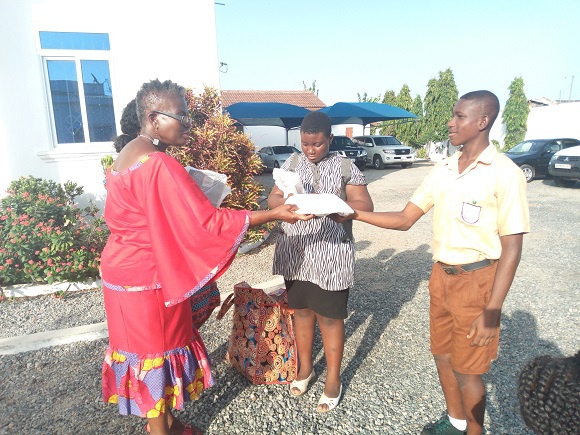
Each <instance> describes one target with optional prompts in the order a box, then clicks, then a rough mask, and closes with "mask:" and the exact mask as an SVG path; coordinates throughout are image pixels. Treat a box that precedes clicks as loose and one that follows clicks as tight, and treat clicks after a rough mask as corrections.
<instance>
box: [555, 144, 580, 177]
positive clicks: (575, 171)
mask: <svg viewBox="0 0 580 435" xmlns="http://www.w3.org/2000/svg"><path fill="white" fill-rule="evenodd" d="M548 172H549V173H550V175H551V176H552V177H553V178H554V182H555V183H556V185H557V186H561V187H574V185H575V184H576V182H577V181H580V146H575V147H570V148H565V149H563V150H560V151H558V152H557V153H556V154H554V155H553V156H552V158H551V159H550V164H549V165H548Z"/></svg>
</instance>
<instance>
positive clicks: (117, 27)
mask: <svg viewBox="0 0 580 435" xmlns="http://www.w3.org/2000/svg"><path fill="white" fill-rule="evenodd" d="M0 1H1V3H2V13H1V14H0V38H1V40H2V41H4V42H3V44H0V58H1V59H2V68H0V83H2V86H0V196H1V195H3V194H4V191H5V190H6V187H7V186H8V184H9V183H10V181H12V180H14V179H16V178H18V177H20V176H27V175H33V176H35V177H40V178H48V179H53V180H55V181H57V182H59V183H63V182H65V181H67V180H71V181H73V182H76V183H78V184H79V185H82V186H83V187H84V188H85V192H86V193H87V196H88V197H92V198H95V199H96V200H97V201H98V203H102V200H103V198H104V194H105V191H104V188H103V173H102V169H101V165H100V159H101V157H103V156H105V155H108V154H113V153H114V149H113V147H112V142H109V143H100V144H61V145H56V144H55V143H54V141H53V139H52V135H53V133H52V131H51V122H50V111H49V105H48V95H47V92H46V87H47V86H48V84H45V82H44V72H43V67H42V59H41V56H40V54H39V48H38V32H39V31H41V30H43V31H60V32H89V33H92V32H97V33H108V34H109V39H110V61H109V67H110V72H111V84H112V91H113V103H114V110H115V117H116V120H117V133H118V134H119V133H120V127H119V120H120V117H121V112H122V109H123V108H124V107H125V105H126V104H127V103H128V102H129V101H130V100H132V99H133V98H134V97H135V94H136V93H137V91H138V90H139V88H140V86H141V84H142V83H144V82H146V81H149V80H151V79H155V78H159V79H160V80H166V79H171V80H173V81H175V82H177V83H179V84H180V85H183V86H186V87H190V88H192V89H193V90H194V91H195V92H201V91H202V90H203V87H204V85H207V86H212V87H215V88H219V72H218V58H217V43H216V30H215V15H214V2H213V1H212V0H195V1H191V0H165V1H164V2H163V7H158V3H156V2H153V1H149V0H145V1H140V2H138V1H134V0H130V1H118V0H101V1H99V2H98V3H94V4H90V3H86V2H79V1H78V0H18V1H8V0H0ZM147 3H149V5H148V4H147Z"/></svg>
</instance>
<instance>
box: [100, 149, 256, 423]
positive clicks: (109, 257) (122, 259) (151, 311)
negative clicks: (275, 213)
mask: <svg viewBox="0 0 580 435" xmlns="http://www.w3.org/2000/svg"><path fill="white" fill-rule="evenodd" d="M106 186H107V201H106V204H105V220H106V222H107V225H108V227H109V229H110V230H111V235H110V237H109V240H108V242H107V245H106V246H105V249H104V251H103V254H102V259H101V274H102V282H103V294H104V298H105V310H106V313H107V324H108V329H109V348H108V349H107V351H106V354H105V361H104V363H103V399H104V400H105V402H109V403H118V405H119V412H120V413H121V414H135V415H138V416H141V417H149V418H155V417H158V416H159V415H160V414H161V413H163V412H165V408H166V406H169V407H172V408H176V409H181V408H182V406H183V403H184V402H186V401H189V400H195V399H197V398H198V397H199V394H200V393H201V391H202V390H203V389H204V388H207V387H209V386H211V385H213V383H214V380H213V377H212V374H211V368H210V362H209V358H208V354H207V350H206V348H205V345H204V343H203V340H202V339H201V337H200V335H199V333H198V331H197V329H196V328H195V327H193V326H192V318H191V304H190V303H189V299H188V298H189V297H191V296H192V295H194V294H195V293H196V292H197V291H199V289H201V288H202V287H203V286H204V285H206V284H208V283H209V282H211V281H213V280H215V279H217V278H218V277H219V276H220V275H221V274H222V273H223V272H225V270H226V269H227V268H228V266H229V265H230V263H231V262H232V260H233V258H234V256H235V254H236V251H237V249H238V246H239V245H240V242H241V241H242V238H243V236H244V234H245V232H246V230H247V228H248V225H249V220H250V216H249V212H247V211H245V210H230V209H216V208H214V207H213V206H212V205H211V204H210V202H209V200H208V199H207V198H206V197H205V195H204V194H203V193H202V191H201V190H200V189H199V188H198V186H197V185H196V183H195V182H194V181H193V179H192V178H191V177H190V176H189V175H188V174H187V172H186V171H185V169H184V168H183V167H182V166H181V164H180V163H179V162H178V161H177V160H175V159H174V158H172V157H170V156H168V155H166V154H164V153H161V152H156V153H152V154H149V155H148V156H145V157H144V158H143V159H141V161H140V162H139V163H137V164H135V165H134V166H132V167H131V168H129V169H127V170H126V171H124V172H121V173H119V172H115V171H113V170H110V171H109V172H108V173H107V181H106Z"/></svg>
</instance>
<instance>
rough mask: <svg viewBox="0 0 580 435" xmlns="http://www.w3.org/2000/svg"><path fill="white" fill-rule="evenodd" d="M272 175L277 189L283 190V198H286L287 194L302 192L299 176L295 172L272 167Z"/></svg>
mask: <svg viewBox="0 0 580 435" xmlns="http://www.w3.org/2000/svg"><path fill="white" fill-rule="evenodd" d="M272 177H274V182H275V183H276V186H278V189H280V190H281V191H282V192H284V198H288V195H296V194H298V193H304V187H303V186H302V181H300V176H299V175H298V174H297V173H296V172H290V171H285V170H283V169H278V168H274V170H273V171H272Z"/></svg>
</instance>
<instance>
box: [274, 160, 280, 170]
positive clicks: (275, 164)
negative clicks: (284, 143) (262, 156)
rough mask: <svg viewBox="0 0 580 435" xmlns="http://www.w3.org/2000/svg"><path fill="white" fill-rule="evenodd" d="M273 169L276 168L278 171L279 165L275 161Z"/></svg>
mask: <svg viewBox="0 0 580 435" xmlns="http://www.w3.org/2000/svg"><path fill="white" fill-rule="evenodd" d="M274 167H275V168H278V169H279V168H280V163H278V161H277V160H276V161H275V162H274Z"/></svg>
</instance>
